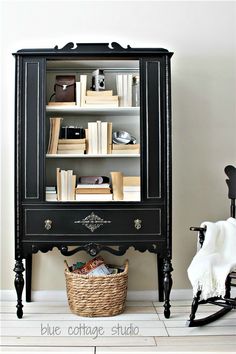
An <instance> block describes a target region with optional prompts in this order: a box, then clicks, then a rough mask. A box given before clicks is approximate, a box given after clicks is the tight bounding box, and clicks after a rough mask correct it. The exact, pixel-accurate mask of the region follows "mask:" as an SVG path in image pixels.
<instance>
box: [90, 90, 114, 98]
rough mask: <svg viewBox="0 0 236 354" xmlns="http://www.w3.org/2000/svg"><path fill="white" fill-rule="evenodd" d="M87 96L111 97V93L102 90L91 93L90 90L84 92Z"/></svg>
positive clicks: (110, 91)
mask: <svg viewBox="0 0 236 354" xmlns="http://www.w3.org/2000/svg"><path fill="white" fill-rule="evenodd" d="M86 94H87V96H99V97H100V96H102V97H103V96H112V95H113V91H112V90H104V91H92V90H88V91H87V92H86Z"/></svg>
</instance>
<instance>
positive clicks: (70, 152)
mask: <svg viewBox="0 0 236 354" xmlns="http://www.w3.org/2000/svg"><path fill="white" fill-rule="evenodd" d="M84 152H85V149H84V150H76V149H73V150H58V151H57V155H66V154H67V155H84Z"/></svg>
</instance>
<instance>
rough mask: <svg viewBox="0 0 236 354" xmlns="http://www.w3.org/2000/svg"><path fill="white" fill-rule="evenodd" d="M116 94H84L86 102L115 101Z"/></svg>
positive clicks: (116, 99)
mask: <svg viewBox="0 0 236 354" xmlns="http://www.w3.org/2000/svg"><path fill="white" fill-rule="evenodd" d="M117 101H118V96H95V95H94V96H85V102H86V103H96V102H98V103H109V102H111V103H112V102H117Z"/></svg>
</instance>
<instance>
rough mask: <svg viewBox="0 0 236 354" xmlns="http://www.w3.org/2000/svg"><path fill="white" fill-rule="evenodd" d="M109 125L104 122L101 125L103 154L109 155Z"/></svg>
mask: <svg viewBox="0 0 236 354" xmlns="http://www.w3.org/2000/svg"><path fill="white" fill-rule="evenodd" d="M107 128H108V123H107V122H102V124H101V153H102V154H107V152H108V151H107V150H108V136H107V130H108V129H107Z"/></svg>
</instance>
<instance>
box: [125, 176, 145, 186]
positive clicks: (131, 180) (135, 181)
mask: <svg viewBox="0 0 236 354" xmlns="http://www.w3.org/2000/svg"><path fill="white" fill-rule="evenodd" d="M140 182H141V180H140V176H124V177H123V185H124V187H125V186H140Z"/></svg>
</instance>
